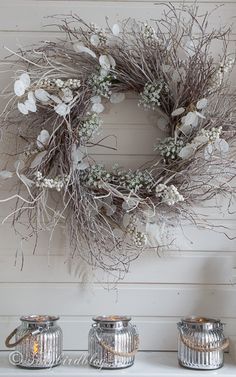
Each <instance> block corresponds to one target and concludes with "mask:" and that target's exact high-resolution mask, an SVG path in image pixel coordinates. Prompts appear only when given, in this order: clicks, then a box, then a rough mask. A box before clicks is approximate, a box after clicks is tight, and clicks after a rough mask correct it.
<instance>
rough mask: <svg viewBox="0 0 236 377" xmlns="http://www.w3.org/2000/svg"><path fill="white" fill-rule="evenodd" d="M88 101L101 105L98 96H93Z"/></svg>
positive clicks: (100, 99)
mask: <svg viewBox="0 0 236 377" xmlns="http://www.w3.org/2000/svg"><path fill="white" fill-rule="evenodd" d="M90 101H91V102H92V103H101V102H102V98H101V97H100V96H93V97H91V98H90Z"/></svg>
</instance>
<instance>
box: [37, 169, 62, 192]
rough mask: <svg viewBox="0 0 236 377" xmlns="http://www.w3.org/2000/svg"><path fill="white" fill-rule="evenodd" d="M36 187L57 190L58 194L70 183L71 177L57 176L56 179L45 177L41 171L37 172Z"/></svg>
mask: <svg viewBox="0 0 236 377" xmlns="http://www.w3.org/2000/svg"><path fill="white" fill-rule="evenodd" d="M35 178H36V182H35V185H36V187H40V188H49V189H56V190H57V191H58V192H59V191H61V190H62V189H63V188H64V187H65V186H66V184H67V183H68V181H69V176H67V175H64V176H57V177H56V178H47V177H43V175H42V173H41V172H40V171H36V172H35Z"/></svg>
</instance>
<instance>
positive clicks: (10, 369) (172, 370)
mask: <svg viewBox="0 0 236 377" xmlns="http://www.w3.org/2000/svg"><path fill="white" fill-rule="evenodd" d="M81 355H82V353H81V352H66V353H65V358H64V360H66V359H67V360H68V358H70V359H72V360H78V359H79V358H80V356H81ZM65 364H66V362H65ZM8 376H9V377H13V376H14V377H20V376H24V377H27V376H29V377H34V376H37V377H46V376H49V377H50V376H54V377H56V376H58V377H73V376H80V377H89V376H96V377H97V376H101V377H102V376H104V377H118V376H133V377H134V376H135V377H203V376H204V377H213V376H224V377H229V376H230V377H233V376H234V377H235V376H236V361H233V360H232V359H231V358H230V357H229V355H226V356H225V366H224V367H223V368H221V369H218V370H215V371H195V370H189V369H184V368H181V367H180V366H179V365H178V362H177V355H176V353H175V352H139V353H138V355H137V356H136V361H135V364H134V365H133V366H132V367H130V368H127V369H120V370H115V371H112V370H98V369H94V368H91V367H89V366H88V365H73V362H72V363H71V365H61V366H59V367H56V368H53V369H51V370H48V369H45V370H30V369H29V370H27V369H21V368H18V367H16V366H13V365H11V364H10V363H9V352H0V377H8Z"/></svg>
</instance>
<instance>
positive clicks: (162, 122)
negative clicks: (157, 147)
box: [157, 118, 169, 131]
mask: <svg viewBox="0 0 236 377" xmlns="http://www.w3.org/2000/svg"><path fill="white" fill-rule="evenodd" d="M168 124H169V121H168V120H167V119H165V118H160V119H158V120H157V127H158V128H159V129H160V130H162V131H166V129H167V126H168Z"/></svg>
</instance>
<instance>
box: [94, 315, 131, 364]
mask: <svg viewBox="0 0 236 377" xmlns="http://www.w3.org/2000/svg"><path fill="white" fill-rule="evenodd" d="M93 320H94V321H95V323H94V324H93V325H92V328H91V330H90V332H89V339H88V352H89V364H90V365H91V366H93V367H96V368H102V369H120V368H127V367H130V366H131V365H133V363H134V359H135V354H136V352H137V351H138V345H139V337H138V333H137V331H136V327H135V326H134V325H132V324H131V323H130V320H131V318H130V317H126V316H100V317H96V318H93Z"/></svg>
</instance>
